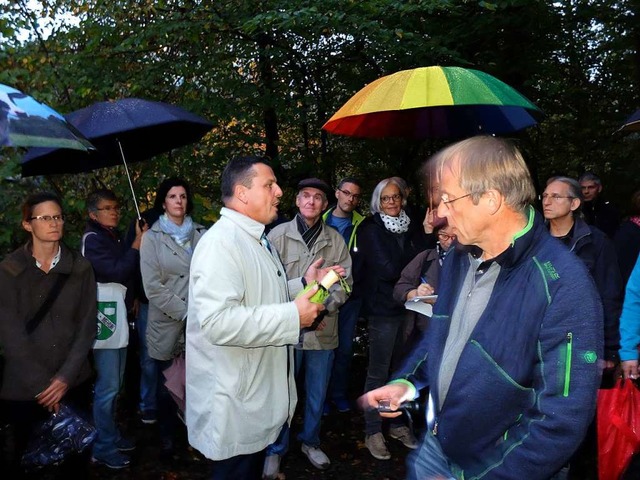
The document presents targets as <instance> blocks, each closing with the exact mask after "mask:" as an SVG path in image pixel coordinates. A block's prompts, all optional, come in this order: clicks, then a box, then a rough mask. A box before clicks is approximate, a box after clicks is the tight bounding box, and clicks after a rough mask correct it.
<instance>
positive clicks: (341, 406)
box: [333, 398, 351, 413]
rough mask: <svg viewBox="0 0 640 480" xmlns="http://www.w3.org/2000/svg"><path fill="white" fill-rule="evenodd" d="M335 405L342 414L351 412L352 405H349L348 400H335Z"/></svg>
mask: <svg viewBox="0 0 640 480" xmlns="http://www.w3.org/2000/svg"><path fill="white" fill-rule="evenodd" d="M333 403H334V404H335V406H336V408H337V409H338V411H339V412H340V413H347V412H350V411H351V405H350V404H349V400H347V399H346V398H338V399H337V400H334V401H333Z"/></svg>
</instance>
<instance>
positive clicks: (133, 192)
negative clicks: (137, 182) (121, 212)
mask: <svg viewBox="0 0 640 480" xmlns="http://www.w3.org/2000/svg"><path fill="white" fill-rule="evenodd" d="M116 142H118V147H120V155H121V156H122V163H123V164H124V171H125V172H126V173H127V180H129V188H130V189H131V196H132V197H133V204H134V205H135V207H136V213H137V214H138V220H141V219H142V216H141V215H140V208H138V201H137V200H136V192H135V191H134V190H133V183H132V182H131V175H129V167H127V160H126V159H125V158H124V150H122V144H121V143H120V140H119V139H117V138H116Z"/></svg>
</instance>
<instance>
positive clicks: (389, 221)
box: [380, 210, 411, 233]
mask: <svg viewBox="0 0 640 480" xmlns="http://www.w3.org/2000/svg"><path fill="white" fill-rule="evenodd" d="M380 218H381V219H382V221H383V222H384V226H385V228H386V229H387V230H389V231H390V232H392V233H405V232H406V231H408V230H409V224H410V223H411V219H410V218H409V215H407V214H406V213H405V211H404V210H400V215H398V216H397V217H390V216H389V215H385V214H384V213H381V214H380Z"/></svg>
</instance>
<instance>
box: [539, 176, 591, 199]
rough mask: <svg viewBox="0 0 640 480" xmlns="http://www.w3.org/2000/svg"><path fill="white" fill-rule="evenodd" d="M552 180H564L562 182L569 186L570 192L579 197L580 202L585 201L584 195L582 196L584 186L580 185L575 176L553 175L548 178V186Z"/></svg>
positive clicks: (574, 196)
mask: <svg viewBox="0 0 640 480" xmlns="http://www.w3.org/2000/svg"><path fill="white" fill-rule="evenodd" d="M551 182H562V183H564V184H565V185H567V186H568V187H569V194H570V195H571V196H572V197H573V198H577V199H578V200H580V203H582V202H584V197H583V196H582V187H581V186H580V184H579V183H578V181H577V180H576V179H575V178H571V177H563V176H561V175H559V176H556V177H551V178H549V180H547V186H548V185H549V184H550V183H551Z"/></svg>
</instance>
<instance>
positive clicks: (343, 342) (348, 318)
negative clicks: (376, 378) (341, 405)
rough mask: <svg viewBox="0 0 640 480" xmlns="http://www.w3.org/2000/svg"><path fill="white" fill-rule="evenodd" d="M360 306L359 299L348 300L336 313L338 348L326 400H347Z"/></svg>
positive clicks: (360, 300)
mask: <svg viewBox="0 0 640 480" xmlns="http://www.w3.org/2000/svg"><path fill="white" fill-rule="evenodd" d="M361 306H362V299H361V298H353V299H349V300H348V301H347V302H346V303H345V304H344V305H342V307H340V311H339V313H338V348H336V349H335V358H334V360H333V370H332V372H331V381H330V383H329V390H328V392H327V400H348V399H349V395H348V389H349V381H350V377H351V359H352V358H353V336H354V334H355V331H356V323H357V322H358V316H359V315H360V307H361Z"/></svg>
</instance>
